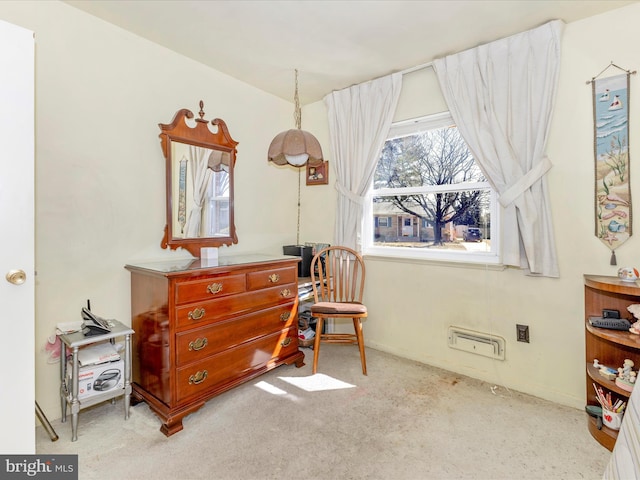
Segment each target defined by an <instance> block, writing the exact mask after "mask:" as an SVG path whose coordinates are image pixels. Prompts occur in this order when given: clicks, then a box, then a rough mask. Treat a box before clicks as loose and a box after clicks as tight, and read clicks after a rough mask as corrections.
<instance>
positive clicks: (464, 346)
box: [449, 326, 505, 360]
mask: <svg viewBox="0 0 640 480" xmlns="http://www.w3.org/2000/svg"><path fill="white" fill-rule="evenodd" d="M449 346H450V347H451V348H455V349H457V350H463V351H465V352H469V353H475V354H476V355H483V356H485V357H489V358H495V359H497V360H504V346H505V340H504V338H502V337H499V336H497V335H490V334H488V333H482V332H474V331H473V330H467V329H466V328H461V327H453V326H451V327H449Z"/></svg>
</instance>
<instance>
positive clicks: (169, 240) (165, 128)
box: [158, 101, 238, 257]
mask: <svg viewBox="0 0 640 480" xmlns="http://www.w3.org/2000/svg"><path fill="white" fill-rule="evenodd" d="M203 108H204V104H203V102H202V101H200V111H199V112H198V114H199V118H196V119H195V126H190V125H189V123H188V122H187V120H190V119H193V118H194V115H193V113H192V112H191V111H190V110H188V109H186V108H183V109H181V110H178V111H177V112H176V114H175V116H174V117H173V120H172V121H171V123H169V124H163V123H160V124H158V126H159V127H160V130H161V133H160V135H159V137H160V142H161V145H162V152H163V154H164V157H165V160H166V197H167V204H166V205H167V207H166V208H167V224H166V226H165V229H164V238H163V239H162V243H161V246H162V248H167V247H168V248H171V249H173V250H175V249H177V248H179V247H182V248H184V249H185V250H188V251H189V253H191V254H192V255H193V256H194V257H200V251H201V249H202V248H207V247H220V246H223V245H231V244H233V243H238V237H237V235H236V228H235V221H234V201H233V198H234V197H233V195H234V174H233V171H234V167H235V163H236V153H237V152H236V146H237V145H238V142H236V141H235V140H233V138H231V135H230V134H229V130H228V129H227V125H226V123H225V122H224V121H223V120H221V119H219V118H216V119H214V120H211V122H209V121H208V120H205V119H204V110H203ZM191 123H194V122H191ZM209 123H210V124H211V125H212V126H213V128H210V126H209ZM177 143H182V144H185V145H193V146H196V147H202V148H205V149H211V150H214V151H217V152H222V154H223V155H224V154H226V155H228V156H229V157H228V159H229V162H228V163H229V165H228V167H229V171H228V174H229V186H228V190H229V228H228V234H224V235H216V236H212V237H191V238H184V237H180V236H174V232H173V225H174V215H176V209H177V208H179V206H178V204H177V203H175V202H174V201H173V200H174V199H173V195H174V193H173V192H174V191H175V189H174V188H173V185H174V183H175V182H176V181H179V179H176V178H174V177H175V172H176V167H175V165H174V162H179V161H180V159H174V158H173V152H174V149H173V147H174V144H177ZM178 201H180V199H178Z"/></svg>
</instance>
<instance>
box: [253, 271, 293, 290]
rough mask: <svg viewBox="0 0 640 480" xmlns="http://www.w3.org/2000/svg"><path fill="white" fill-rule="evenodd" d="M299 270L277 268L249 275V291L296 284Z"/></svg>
mask: <svg viewBox="0 0 640 480" xmlns="http://www.w3.org/2000/svg"><path fill="white" fill-rule="evenodd" d="M296 274H297V268H296V267H289V268H277V269H275V268H274V269H272V270H264V271H260V272H251V273H248V274H247V290H259V289H261V288H269V287H273V286H276V285H285V284H287V283H295V281H296Z"/></svg>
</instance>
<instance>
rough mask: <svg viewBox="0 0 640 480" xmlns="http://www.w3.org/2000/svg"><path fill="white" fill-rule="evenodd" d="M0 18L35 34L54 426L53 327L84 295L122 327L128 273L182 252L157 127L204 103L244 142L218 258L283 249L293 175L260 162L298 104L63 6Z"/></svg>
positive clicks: (22, 8)
mask: <svg viewBox="0 0 640 480" xmlns="http://www.w3.org/2000/svg"><path fill="white" fill-rule="evenodd" d="M0 18H1V19H3V20H5V21H8V22H10V23H14V24H16V25H20V26H23V27H25V28H28V29H30V30H32V31H34V32H35V38H36V92H35V95H36V179H35V180H36V270H37V277H36V287H35V288H36V347H37V351H36V361H35V363H36V398H37V399H38V401H39V403H40V405H41V407H42V408H43V409H44V410H45V412H46V413H47V415H48V416H49V417H50V418H52V419H53V418H59V416H60V407H59V401H58V391H59V385H58V365H57V364H48V363H47V355H46V354H45V353H44V352H43V350H42V347H43V346H44V344H45V342H46V341H47V337H49V336H50V335H52V334H53V333H54V331H55V330H54V329H55V325H56V323H58V322H63V321H70V320H79V319H80V309H81V307H82V306H84V305H85V304H86V301H87V299H91V305H92V307H93V310H94V311H95V312H96V313H98V314H99V315H103V316H106V317H108V318H117V319H121V320H123V321H125V322H126V323H129V322H130V293H129V275H128V272H127V271H126V270H125V269H124V265H125V264H126V263H128V262H131V261H135V260H141V259H157V258H164V257H169V256H177V255H181V256H188V254H184V253H178V252H169V251H166V250H162V249H161V248H160V241H161V239H162V235H163V228H164V225H165V206H164V205H165V204H164V201H165V200H164V198H165V193H164V192H165V191H164V188H165V187H164V185H165V180H164V158H163V156H162V152H161V149H160V141H159V138H158V134H159V133H160V129H159V128H158V123H169V122H170V121H171V120H172V119H173V115H174V114H175V112H176V111H177V110H179V109H180V108H189V109H191V110H192V111H194V112H197V111H198V101H199V100H201V99H202V100H203V101H204V108H205V112H206V118H208V119H213V118H215V117H219V118H222V119H223V120H225V122H226V123H227V126H228V127H229V131H230V133H231V136H232V137H233V138H234V139H235V140H236V141H238V142H239V145H238V158H237V169H236V199H235V200H236V201H235V212H236V226H237V233H238V238H239V243H238V244H237V245H234V246H233V247H230V248H223V249H221V252H220V254H221V255H228V254H235V253H241V252H249V251H262V252H269V253H281V252H282V250H281V246H282V245H285V244H292V243H295V239H296V213H295V212H296V195H297V175H296V171H295V169H291V168H278V167H275V166H273V165H270V164H268V163H267V149H268V147H269V143H270V142H271V139H272V138H273V137H274V136H275V135H276V134H277V133H278V132H280V131H282V130H285V129H289V128H293V127H294V126H295V125H294V123H293V115H292V113H293V107H292V104H291V103H290V102H286V101H284V100H281V99H279V98H277V97H275V96H272V95H269V94H266V93H264V92H262V91H260V90H257V89H255V88H253V87H251V86H249V85H246V84H244V83H241V82H239V81H237V80H235V79H233V78H231V77H229V76H226V75H223V74H221V73H219V72H217V71H215V70H212V69H210V68H207V67H205V66H203V65H201V64H199V63H196V62H194V61H192V60H190V59H187V58H185V57H183V56H181V55H178V54H176V53H174V52H172V51H170V50H167V49H166V48H163V47H160V46H158V45H156V44H153V43H151V42H148V41H146V40H143V39H141V38H138V37H136V36H134V35H131V34H129V33H127V32H125V31H124V30H121V29H119V28H116V27H114V26H112V25H110V24H107V23H105V22H103V21H100V20H98V19H96V18H95V17H92V16H90V15H87V14H85V13H83V12H81V11H80V10H77V9H75V8H72V7H70V6H68V5H66V4H64V3H61V2H57V1H39V2H28V1H26V2H22V1H19V2H0ZM316 188H319V187H316ZM320 190H321V191H324V192H326V191H327V188H326V187H325V188H323V189H320ZM5 233H6V231H5Z"/></svg>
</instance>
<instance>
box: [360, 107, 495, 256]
mask: <svg viewBox="0 0 640 480" xmlns="http://www.w3.org/2000/svg"><path fill="white" fill-rule="evenodd" d="M496 199H497V195H496V193H495V192H494V191H493V189H492V188H491V186H490V185H489V183H488V182H487V181H486V179H485V177H484V175H483V174H482V172H481V170H480V168H479V167H478V165H477V164H476V163H475V161H474V159H473V155H472V154H471V152H470V151H469V149H468V147H467V145H466V143H465V142H464V140H463V139H462V136H461V135H460V133H459V132H458V129H457V127H456V126H455V125H454V123H453V119H452V118H451V115H450V114H449V113H448V112H446V113H443V114H437V115H430V116H427V117H421V118H418V119H412V120H408V121H403V122H398V123H395V124H393V125H392V127H391V130H390V132H389V137H388V139H387V141H386V143H385V145H384V148H383V150H382V154H381V156H380V160H379V161H378V165H377V167H376V171H375V175H374V180H373V185H372V189H371V190H370V192H369V197H368V200H367V202H366V208H365V217H364V218H365V220H364V228H363V242H362V244H363V253H365V254H367V255H381V256H395V257H408V258H424V259H432V260H443V261H461V262H469V263H483V264H487V263H496V264H497V263H499V258H500V255H499V238H500V235H499V232H500V230H499V214H498V206H497V201H496Z"/></svg>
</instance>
